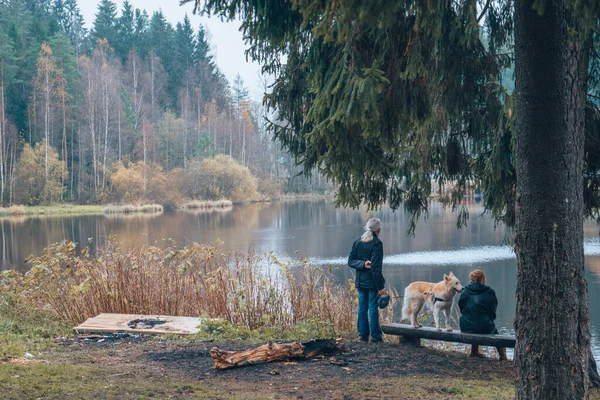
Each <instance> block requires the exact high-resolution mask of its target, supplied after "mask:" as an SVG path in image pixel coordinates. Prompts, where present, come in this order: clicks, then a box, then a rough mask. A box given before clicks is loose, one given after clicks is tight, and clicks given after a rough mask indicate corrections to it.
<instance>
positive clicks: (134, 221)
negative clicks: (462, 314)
mask: <svg viewBox="0 0 600 400" xmlns="http://www.w3.org/2000/svg"><path fill="white" fill-rule="evenodd" d="M481 213H482V209H481V208H480V207H478V206H477V205H472V206H471V208H470V219H469V221H468V226H467V227H466V228H464V229H461V230H457V229H456V214H455V213H452V212H451V211H450V210H447V209H444V208H442V207H441V206H439V205H437V204H432V205H431V210H430V212H429V215H428V218H427V219H426V220H421V221H420V222H419V224H418V226H417V229H416V232H415V236H414V237H412V236H407V235H406V231H407V229H408V226H409V222H410V219H409V218H408V216H406V215H405V214H404V213H403V212H402V211H396V212H394V211H392V210H390V209H387V208H385V209H383V210H380V211H377V212H372V211H371V212H370V211H367V209H366V208H361V209H359V210H348V209H336V208H335V207H334V206H333V204H332V203H331V202H328V201H325V200H322V201H312V202H311V201H301V202H277V203H257V204H250V205H247V206H240V207H234V208H233V209H229V210H211V211H210V212H198V211H177V212H165V213H164V214H162V215H152V216H145V215H136V216H130V217H127V218H107V217H104V216H81V217H70V216H69V217H52V218H43V217H35V218H23V217H20V218H18V219H12V218H9V219H3V220H0V233H1V235H2V268H3V269H6V268H11V267H14V268H17V269H20V270H24V269H26V268H27V266H26V265H25V264H24V260H25V258H26V257H27V256H28V255H30V254H39V253H41V252H42V251H43V249H44V247H46V246H48V245H49V244H51V243H54V242H57V241H60V240H62V239H65V238H66V239H69V240H73V241H76V242H78V243H84V244H85V243H87V240H88V238H94V242H93V243H94V246H104V245H105V244H106V241H107V238H108V236H109V235H110V234H115V235H117V237H118V238H119V240H120V241H121V242H122V243H123V246H125V247H130V246H136V245H141V244H156V245H159V246H162V245H163V244H164V243H165V239H171V240H172V241H174V242H175V243H177V244H178V245H181V246H183V245H186V244H189V243H193V242H197V243H214V242H215V241H217V240H219V239H221V240H223V241H224V244H223V245H222V247H224V249H225V250H247V249H250V248H252V249H255V250H257V251H268V250H274V251H275V252H276V253H278V254H280V255H286V254H287V255H289V256H290V257H293V256H296V257H297V255H296V254H295V252H296V251H299V253H300V255H307V256H309V257H311V258H312V259H314V260H315V261H316V262H318V263H322V264H329V263H331V264H334V266H335V267H336V268H335V271H336V275H337V276H338V278H339V280H340V281H345V280H347V279H351V278H352V271H351V270H350V269H349V268H347V267H346V266H345V259H346V257H347V254H348V251H349V249H350V246H351V244H352V242H353V241H354V240H355V239H356V238H358V237H359V236H360V234H361V233H362V227H363V226H364V224H365V222H366V221H367V220H368V219H369V218H371V217H373V216H377V217H379V218H381V219H382V221H383V231H382V234H381V239H382V240H383V242H384V251H385V254H387V255H388V256H387V257H386V259H385V267H384V268H385V275H386V278H387V281H388V283H389V285H390V286H391V287H394V288H396V289H397V290H398V291H399V292H402V291H403V289H404V287H405V286H406V285H408V284H409V283H410V282H413V281H416V280H426V281H432V282H437V281H439V280H441V279H442V277H443V274H444V273H447V272H449V271H453V272H454V274H455V275H457V276H458V277H459V279H461V281H463V282H466V281H467V279H468V274H469V272H470V271H472V270H473V269H475V268H481V269H482V270H483V271H485V273H486V274H487V276H488V283H489V284H490V285H491V286H492V287H494V289H495V290H496V293H497V294H498V301H499V306H498V319H497V326H498V328H499V330H500V331H501V332H503V333H510V332H512V322H513V318H514V311H515V287H516V260H515V258H514V254H513V253H512V250H511V248H510V246H508V245H507V237H509V236H510V233H508V232H506V230H505V229H504V228H503V227H495V226H494V223H493V221H492V220H491V218H490V217H489V216H481ZM584 234H585V236H586V241H585V251H586V267H587V270H586V277H587V281H588V286H589V300H590V316H591V327H592V342H593V345H594V347H595V349H598V350H600V309H598V307H596V305H597V304H598V301H599V300H600V240H599V239H598V227H597V226H596V225H595V224H594V223H591V222H590V223H587V224H586V226H585V229H584ZM596 355H597V356H599V355H600V351H596Z"/></svg>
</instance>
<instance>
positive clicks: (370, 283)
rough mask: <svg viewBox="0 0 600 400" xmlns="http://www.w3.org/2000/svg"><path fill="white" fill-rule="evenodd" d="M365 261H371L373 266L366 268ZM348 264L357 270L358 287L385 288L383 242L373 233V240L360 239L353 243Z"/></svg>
mask: <svg viewBox="0 0 600 400" xmlns="http://www.w3.org/2000/svg"><path fill="white" fill-rule="evenodd" d="M365 261H371V268H365ZM348 266H349V267H350V268H354V269H355V270H356V287H357V288H360V289H376V290H381V289H383V288H384V285H385V279H384V277H383V243H381V240H379V238H378V237H377V235H375V233H373V240H371V241H370V242H362V241H361V240H360V239H358V240H357V241H356V242H354V244H353V245H352V251H350V256H348Z"/></svg>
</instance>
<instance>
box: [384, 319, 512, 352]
mask: <svg viewBox="0 0 600 400" xmlns="http://www.w3.org/2000/svg"><path fill="white" fill-rule="evenodd" d="M381 330H382V331H383V333H385V334H386V335H396V336H400V338H401V341H402V342H403V343H411V344H414V345H417V346H419V345H420V344H421V339H429V340H441V341H445V342H456V343H466V344H478V345H480V346H494V347H509V348H514V347H515V342H516V339H515V337H514V336H508V335H480V334H475V333H462V332H461V331H452V332H447V331H446V330H442V331H436V330H435V328H430V327H425V326H424V327H422V328H418V329H416V328H413V326H412V325H407V324H395V323H394V324H383V325H381Z"/></svg>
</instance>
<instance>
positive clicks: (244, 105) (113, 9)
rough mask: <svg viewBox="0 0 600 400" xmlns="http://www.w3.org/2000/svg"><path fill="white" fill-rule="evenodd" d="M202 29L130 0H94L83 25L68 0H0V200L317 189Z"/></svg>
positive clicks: (160, 198) (251, 194)
mask: <svg viewBox="0 0 600 400" xmlns="http://www.w3.org/2000/svg"><path fill="white" fill-rule="evenodd" d="M209 36H210V34H209V32H207V30H206V29H205V28H204V27H203V26H198V27H194V26H192V24H191V22H190V19H189V18H188V17H187V16H186V17H185V18H184V20H183V21H180V22H178V23H177V24H176V25H175V26H173V25H172V24H171V23H169V22H168V21H167V20H166V18H165V16H164V15H163V13H162V12H161V11H157V12H154V13H152V15H149V14H148V13H147V12H146V11H145V10H140V9H137V8H134V7H133V6H132V5H131V4H130V3H129V2H128V1H125V2H124V3H123V6H122V9H120V10H118V9H117V6H116V4H115V3H113V2H112V1H110V0H102V1H101V2H99V4H98V9H97V12H96V17H95V20H94V21H93V24H91V29H89V30H88V29H86V25H85V21H84V20H83V17H82V14H81V12H80V9H79V8H78V5H77V1H76V0H7V1H2V2H0V200H1V203H2V204H3V205H10V204H26V205H36V204H50V203H57V202H73V203H80V204H89V203H106V202H123V201H128V202H133V203H141V202H161V203H163V204H173V205H176V204H178V203H180V202H182V201H184V200H187V199H212V198H214V197H225V198H230V199H232V200H234V201H243V200H256V199H259V198H265V197H269V198H272V197H276V196H279V195H280V194H281V193H282V192H307V191H314V190H323V189H324V188H325V187H326V182H325V180H324V179H321V178H320V177H319V176H317V177H316V178H313V179H310V178H300V177H296V175H297V173H298V171H296V169H297V168H295V167H294V164H293V161H292V159H291V158H290V156H289V155H287V154H286V153H285V152H283V151H281V148H280V146H279V145H278V144H276V143H274V142H273V141H272V138H271V134H270V133H269V132H268V131H267V129H266V126H267V123H266V121H267V118H268V110H267V108H266V106H265V105H264V104H262V103H260V102H257V101H253V100H252V99H251V98H250V96H249V90H248V88H247V87H246V85H245V83H244V81H243V80H242V79H241V77H240V76H239V75H238V76H237V77H236V78H235V79H234V80H233V82H228V80H227V79H226V77H225V76H224V75H223V73H222V72H221V71H220V70H219V68H218V66H217V65H216V63H215V61H214V59H213V55H212V51H211V44H210V42H209V39H208V38H209ZM261 79H262V84H263V85H264V87H263V88H261V89H262V90H263V91H264V92H266V91H267V87H268V85H269V82H268V78H267V77H262V78H261ZM215 157H216V158H215ZM215 160H216V162H215Z"/></svg>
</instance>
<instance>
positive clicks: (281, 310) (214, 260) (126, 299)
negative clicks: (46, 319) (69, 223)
mask: <svg viewBox="0 0 600 400" xmlns="http://www.w3.org/2000/svg"><path fill="white" fill-rule="evenodd" d="M28 262H29V263H30V264H31V265H32V268H31V270H30V271H29V272H28V273H26V274H19V273H17V272H15V271H10V272H5V273H3V274H0V294H1V292H2V291H4V292H10V293H12V295H13V298H15V299H17V300H16V302H17V303H19V304H21V305H22V306H23V307H24V308H29V309H43V310H47V311H50V312H51V313H53V314H54V315H56V317H57V318H58V319H59V320H61V321H65V322H70V323H79V322H82V321H84V320H85V319H86V318H88V317H91V316H95V315H97V314H99V313H101V312H111V313H126V314H166V315H188V316H196V315H202V316H207V317H214V318H222V319H224V320H226V321H229V322H231V323H232V324H234V325H236V326H243V327H246V328H249V329H254V328H257V327H262V326H277V327H286V326H289V327H293V326H295V325H296V324H297V323H299V322H301V321H308V320H319V321H328V322H329V323H330V325H331V327H332V328H333V329H334V330H335V331H336V332H346V331H349V330H351V329H353V327H354V317H355V308H356V295H355V291H354V289H353V287H352V285H350V284H348V285H346V286H340V285H336V284H334V282H333V276H332V275H331V274H330V273H328V272H327V271H324V270H323V269H320V268H315V267H313V266H311V265H310V264H309V263H308V261H307V260H304V259H302V260H300V261H298V262H296V263H291V262H282V261H280V260H278V259H277V258H276V257H275V256H274V255H273V254H272V253H265V254H262V255H256V254H245V253H236V254H233V253H224V252H222V251H220V250H219V249H218V248H217V247H214V246H205V245H194V246H189V247H186V248H184V249H179V250H178V249H171V248H167V249H160V248H157V247H153V246H144V247H142V248H138V249H131V250H128V251H122V250H121V249H120V247H119V244H118V243H117V242H115V241H114V240H113V241H111V242H110V244H109V246H108V248H107V249H106V250H104V251H102V252H101V254H98V256H97V257H91V256H90V255H89V253H88V252H87V250H83V251H82V252H81V253H80V252H78V251H77V250H76V245H75V244H74V243H72V242H62V243H59V244H55V245H53V246H51V247H49V248H48V249H47V250H46V254H44V255H43V256H41V257H31V258H30V259H29V260H28Z"/></svg>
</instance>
